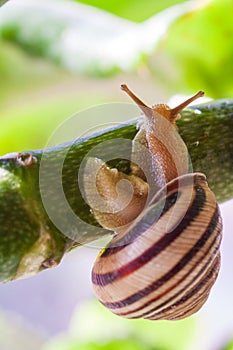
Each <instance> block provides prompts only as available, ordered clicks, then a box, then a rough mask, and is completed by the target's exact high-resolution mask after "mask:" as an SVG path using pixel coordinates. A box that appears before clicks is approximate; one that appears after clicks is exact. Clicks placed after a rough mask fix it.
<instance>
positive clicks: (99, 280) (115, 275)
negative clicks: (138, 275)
mask: <svg viewBox="0 0 233 350" xmlns="http://www.w3.org/2000/svg"><path fill="white" fill-rule="evenodd" d="M195 190H196V196H195V198H194V200H193V202H192V204H191V205H190V207H189V209H188V210H187V213H186V215H185V217H187V220H182V221H181V222H180V223H179V224H178V226H177V227H176V228H175V229H174V230H173V231H172V232H170V233H169V234H164V235H163V237H162V238H161V239H160V240H159V241H157V242H155V244H153V245H152V246H151V247H150V248H149V249H147V250H146V251H144V252H143V254H141V255H139V256H138V257H137V258H135V259H134V260H132V261H130V262H129V263H128V264H125V265H123V266H122V267H121V268H119V269H118V270H115V271H111V272H108V273H104V274H96V273H95V272H94V271H93V273H92V282H93V284H96V285H100V286H106V285H107V284H109V283H112V282H113V281H116V280H117V279H120V278H123V277H125V276H127V275H129V274H130V273H133V272H134V271H136V270H137V269H139V268H141V267H142V266H143V265H145V264H147V263H148V262H149V261H150V260H151V259H154V258H155V257H156V256H157V255H159V254H160V253H161V252H162V251H163V250H164V249H166V248H167V247H168V246H169V245H170V244H171V243H172V242H173V241H174V240H175V239H177V238H178V237H179V236H180V235H181V234H182V232H183V230H184V229H185V228H186V227H188V226H189V224H190V223H191V222H192V221H193V220H194V219H195V217H197V216H198V215H199V213H200V211H201V209H202V207H203V206H204V204H205V200H206V196H205V191H204V190H203V189H202V187H201V186H200V185H197V186H195ZM174 204H175V203H174V202H173V205H174ZM170 208H171V207H169V209H170ZM146 218H147V216H145V219H146ZM156 223H157V220H156ZM153 224H154V223H153ZM153 224H151V226H152V225H153ZM151 226H150V227H148V230H150V229H151ZM140 234H141V233H140Z"/></svg>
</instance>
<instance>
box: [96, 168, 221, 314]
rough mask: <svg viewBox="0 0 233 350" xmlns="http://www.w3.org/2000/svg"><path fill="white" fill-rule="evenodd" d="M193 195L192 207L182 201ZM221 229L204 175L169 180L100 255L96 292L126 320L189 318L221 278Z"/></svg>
mask: <svg viewBox="0 0 233 350" xmlns="http://www.w3.org/2000/svg"><path fill="white" fill-rule="evenodd" d="M190 192H191V197H192V198H191V201H190V203H189V206H188V208H187V207H185V206H184V204H183V203H184V201H185V199H186V197H187V193H188V194H190ZM161 207H162V208H163V209H162V210H161ZM184 207H185V210H184ZM174 208H175V215H174V213H173V216H172V217H173V222H171V223H170V225H169V226H170V230H169V232H167V223H168V222H169V219H170V215H171V214H172V212H173V210H174ZM158 212H160V214H159V215H157V214H158ZM180 217H181V218H182V219H181V220H180ZM176 221H177V223H176ZM172 226H174V228H173V227H172ZM221 230H222V227H221V216H220V214H219V208H218V205H217V203H216V201H215V197H214V195H213V193H212V192H211V191H210V189H209V188H208V185H207V183H206V179H205V176H204V175H202V174H198V173H195V174H188V175H183V176H181V177H180V178H179V181H178V180H177V179H174V180H172V181H170V182H169V183H168V184H167V185H166V187H165V188H164V189H162V190H161V191H160V192H159V193H157V195H156V196H155V197H154V198H153V200H152V202H151V203H150V205H149V207H148V208H147V209H145V211H144V212H143V213H142V214H141V215H140V217H139V218H138V219H137V220H136V221H135V223H134V225H132V227H131V228H130V229H129V230H128V231H126V232H123V233H122V234H119V235H117V236H115V237H114V238H113V239H112V241H111V242H110V243H109V244H108V246H107V247H106V248H105V249H104V250H103V251H102V252H101V253H100V255H99V256H98V258H97V260H96V262H95V265H94V267H93V271H92V282H93V288H94V291H95V294H96V295H97V297H98V299H99V300H100V301H101V303H102V304H103V305H105V306H106V307H107V308H109V309H110V310H111V311H112V312H113V313H115V314H117V315H119V316H122V317H127V318H146V319H152V320H155V319H170V320H171V319H181V318H184V317H187V316H189V315H190V314H192V313H194V312H196V311H197V310H199V309H200V307H201V306H202V305H203V303H204V302H205V301H206V299H207V297H208V295H209V291H210V288H211V287H212V285H213V283H214V282H215V280H216V277H217V274H218V270H219V264H220V254H219V245H220V241H221Z"/></svg>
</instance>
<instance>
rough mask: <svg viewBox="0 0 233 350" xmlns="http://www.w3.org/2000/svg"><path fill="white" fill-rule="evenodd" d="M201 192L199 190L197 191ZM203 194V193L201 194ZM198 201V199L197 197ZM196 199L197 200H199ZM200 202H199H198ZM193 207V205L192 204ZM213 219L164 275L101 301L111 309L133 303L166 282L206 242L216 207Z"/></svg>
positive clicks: (213, 223)
mask: <svg viewBox="0 0 233 350" xmlns="http://www.w3.org/2000/svg"><path fill="white" fill-rule="evenodd" d="M198 193H199V194H200V193H201V192H200V190H199V192H198ZM202 196H203V194H202ZM199 201H200V199H199ZM199 201H198V202H199ZM199 204H200V202H199ZM192 207H193V206H192ZM200 210H201V206H199V211H200ZM191 217H192V218H194V216H193V215H191V216H190V218H191ZM214 217H215V220H214V222H211V223H210V224H209V226H208V228H207V229H206V230H205V232H204V234H203V235H202V236H201V237H200V239H199V240H198V241H197V242H196V244H195V245H194V246H193V247H192V248H191V249H190V250H189V251H188V252H187V253H186V254H185V255H184V257H183V258H182V259H181V260H180V261H179V262H178V263H177V264H176V265H175V266H174V267H173V268H172V269H171V270H169V271H168V272H167V273H166V274H165V275H163V276H162V277H161V278H159V279H158V280H156V281H154V282H153V283H151V284H150V285H148V286H146V287H145V288H144V289H142V290H140V291H138V292H137V293H135V294H132V295H131V296H129V297H127V298H125V299H123V300H120V301H118V302H113V303H103V304H104V305H105V306H107V307H108V308H111V309H117V308H122V307H124V306H127V305H130V304H133V303H134V302H137V301H138V300H140V299H141V298H142V297H145V296H146V295H148V294H150V293H152V292H154V291H155V290H156V289H158V288H159V287H160V286H161V285H163V284H164V283H165V282H167V281H168V280H169V279H171V278H173V277H174V276H175V275H176V274H177V273H178V272H179V271H180V270H181V269H182V268H183V267H184V266H185V265H186V264H188V262H189V261H190V260H191V259H192V258H193V257H194V256H195V255H196V253H197V251H198V250H199V249H200V248H201V247H203V246H204V245H205V243H206V241H207V240H208V239H209V238H210V237H211V235H212V233H213V231H214V230H215V226H216V219H217V220H218V208H216V210H215V214H214Z"/></svg>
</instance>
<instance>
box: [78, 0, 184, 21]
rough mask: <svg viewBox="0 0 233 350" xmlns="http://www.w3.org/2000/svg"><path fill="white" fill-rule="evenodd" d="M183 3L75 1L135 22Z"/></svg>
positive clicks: (117, 0)
mask: <svg viewBox="0 0 233 350" xmlns="http://www.w3.org/2000/svg"><path fill="white" fill-rule="evenodd" d="M184 1H186V0H163V1H154V0H147V1H146V2H145V1H141V0H128V1H125V0H109V1H105V0H81V1H78V0H76V2H81V3H83V4H86V5H91V6H94V7H97V8H101V9H103V10H105V11H108V12H111V13H114V14H115V15H117V16H119V17H123V18H126V19H129V20H131V21H136V22H141V21H143V20H146V19H147V18H149V17H151V16H152V15H154V14H156V13H158V12H160V11H162V10H164V9H165V8H168V7H170V6H173V5H176V4H178V3H181V2H184Z"/></svg>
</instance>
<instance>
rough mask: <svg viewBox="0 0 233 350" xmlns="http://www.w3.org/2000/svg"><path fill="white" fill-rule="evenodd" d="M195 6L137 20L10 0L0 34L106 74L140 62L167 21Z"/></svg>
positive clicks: (72, 66)
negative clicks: (146, 19) (141, 21)
mask: <svg viewBox="0 0 233 350" xmlns="http://www.w3.org/2000/svg"><path fill="white" fill-rule="evenodd" d="M196 7H197V5H196V3H195V4H194V3H193V2H185V3H183V4H180V5H177V6H174V7H172V8H170V9H167V10H165V11H163V12H161V13H159V14H158V15H155V16H154V17H152V18H150V19H149V20H148V21H145V22H144V23H141V24H136V23H133V22H130V21H126V20H123V19H121V18H118V17H116V16H113V15H111V14H109V13H107V12H103V11H101V10H98V9H95V8H94V7H93V8H92V7H89V6H85V5H81V4H78V3H74V2H69V1H46V2H38V1H35V0H34V1H33V0H12V1H11V2H10V3H9V4H8V5H7V6H4V8H3V9H2V11H1V12H0V35H2V36H3V37H4V38H7V39H9V40H13V41H15V42H17V43H19V44H20V45H21V46H22V47H24V48H25V49H27V50H29V51H30V52H33V53H34V54H35V55H41V56H44V57H47V58H49V59H51V60H53V61H55V62H57V63H59V64H61V65H62V66H64V67H66V68H67V69H69V70H71V71H74V72H81V73H85V74H92V75H106V74H112V73H115V72H117V71H132V70H134V69H135V68H136V67H138V66H139V65H140V63H142V62H143V60H144V57H145V55H146V56H147V55H149V54H150V53H151V51H152V50H153V49H154V48H155V46H156V45H157V43H158V42H159V40H160V39H161V38H162V37H163V36H164V34H165V33H166V30H167V28H168V27H169V25H170V24H171V23H172V22H173V21H174V20H175V19H176V18H177V17H179V16H181V15H182V14H184V13H188V12H190V11H192V10H194V9H195V8H196ZM129 43H130V45H129Z"/></svg>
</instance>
